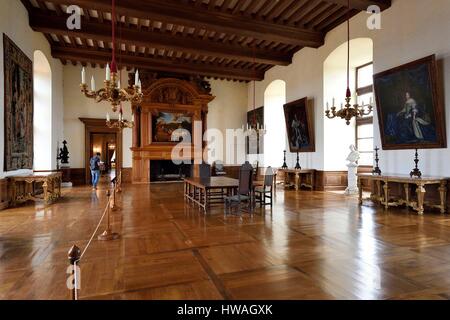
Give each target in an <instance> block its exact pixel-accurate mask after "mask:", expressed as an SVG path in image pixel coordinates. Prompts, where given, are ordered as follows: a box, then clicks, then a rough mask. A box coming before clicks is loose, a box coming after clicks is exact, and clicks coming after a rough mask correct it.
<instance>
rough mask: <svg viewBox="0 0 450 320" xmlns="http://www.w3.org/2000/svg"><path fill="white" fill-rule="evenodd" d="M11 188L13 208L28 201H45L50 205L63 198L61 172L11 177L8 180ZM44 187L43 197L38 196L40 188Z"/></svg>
mask: <svg viewBox="0 0 450 320" xmlns="http://www.w3.org/2000/svg"><path fill="white" fill-rule="evenodd" d="M8 179H9V181H10V188H11V206H12V207H14V206H16V205H17V203H18V202H24V201H28V200H34V201H38V200H44V202H45V204H46V205H47V204H49V203H50V202H53V201H55V200H57V199H59V198H60V197H61V182H62V173H61V172H42V173H33V174H30V175H23V176H11V177H9V178H8ZM40 186H42V191H43V195H42V197H40V196H39V195H38V190H39V187H40Z"/></svg>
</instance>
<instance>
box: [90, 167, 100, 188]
mask: <svg viewBox="0 0 450 320" xmlns="http://www.w3.org/2000/svg"><path fill="white" fill-rule="evenodd" d="M91 176H92V185H93V186H94V187H97V184H98V180H99V179H100V170H91Z"/></svg>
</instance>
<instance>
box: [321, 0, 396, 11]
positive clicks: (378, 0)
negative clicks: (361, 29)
mask: <svg viewBox="0 0 450 320" xmlns="http://www.w3.org/2000/svg"><path fill="white" fill-rule="evenodd" d="M325 1H326V2H329V3H334V4H338V5H341V6H344V7H347V6H348V0H325ZM372 5H376V6H379V7H380V9H381V11H383V10H386V9H387V8H389V7H390V6H391V0H350V8H352V9H356V10H360V11H367V8H368V7H369V6H372Z"/></svg>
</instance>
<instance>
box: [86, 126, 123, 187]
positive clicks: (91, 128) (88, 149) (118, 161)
mask: <svg viewBox="0 0 450 320" xmlns="http://www.w3.org/2000/svg"><path fill="white" fill-rule="evenodd" d="M79 119H80V121H81V122H83V123H84V168H85V183H86V184H89V181H91V172H90V169H89V162H90V161H89V160H90V154H91V143H92V141H91V134H92V133H115V134H116V167H117V166H120V169H122V168H123V164H122V158H123V156H122V150H123V145H122V143H123V142H122V134H121V131H120V130H119V129H118V128H108V127H107V126H106V120H105V119H95V118H79ZM114 121H115V120H112V122H114ZM116 170H117V168H116Z"/></svg>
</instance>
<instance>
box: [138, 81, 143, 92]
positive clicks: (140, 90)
mask: <svg viewBox="0 0 450 320" xmlns="http://www.w3.org/2000/svg"><path fill="white" fill-rule="evenodd" d="M138 91H139V93H141V92H142V83H141V79H139V90H138Z"/></svg>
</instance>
